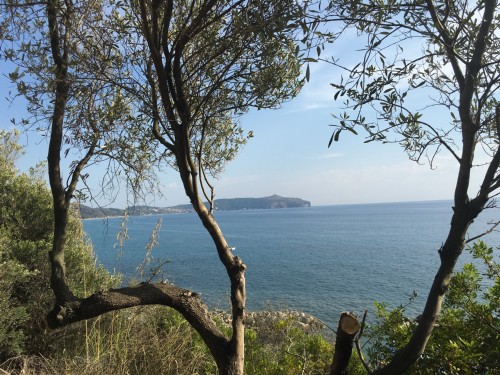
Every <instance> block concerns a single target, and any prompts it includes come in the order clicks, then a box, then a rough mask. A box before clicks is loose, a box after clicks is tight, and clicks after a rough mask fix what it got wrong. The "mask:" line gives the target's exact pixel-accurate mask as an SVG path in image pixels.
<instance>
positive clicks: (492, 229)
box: [465, 221, 500, 244]
mask: <svg viewBox="0 0 500 375" xmlns="http://www.w3.org/2000/svg"><path fill="white" fill-rule="evenodd" d="M491 224H493V223H491ZM499 225H500V221H497V222H496V223H494V224H493V225H492V227H491V228H490V229H488V230H487V231H484V232H483V233H481V234H478V235H477V236H474V237H471V238H469V239H468V240H467V241H465V243H466V244H467V243H469V242H473V241H475V240H477V239H479V238H481V237H483V236H485V235H487V234H489V233H491V232H494V231H495V228H496V227H498V226H499Z"/></svg>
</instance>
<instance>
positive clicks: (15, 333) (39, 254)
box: [0, 132, 118, 358]
mask: <svg viewBox="0 0 500 375" xmlns="http://www.w3.org/2000/svg"><path fill="white" fill-rule="evenodd" d="M0 139H1V141H2V142H1V143H0V145H1V147H0V155H1V156H2V158H1V163H0V264H2V267H1V268H0V327H1V328H0V353H1V356H2V357H4V358H5V357H8V356H10V355H13V354H16V353H19V352H21V351H23V350H24V351H25V352H26V351H27V352H40V351H44V350H46V348H47V345H48V344H49V342H50V340H51V337H50V335H49V334H47V333H46V331H47V329H46V323H45V315H46V313H47V311H49V310H50V308H51V307H52V305H53V303H54V302H53V294H52V291H51V289H50V281H49V280H50V268H49V262H48V251H49V250H50V249H51V246H52V232H53V229H52V228H53V222H52V220H53V216H52V215H53V213H52V198H51V195H50V192H49V190H48V189H47V187H46V185H45V182H44V181H43V180H42V179H41V177H40V173H39V172H40V170H39V169H33V170H31V171H30V173H28V174H19V173H18V172H17V170H16V168H15V166H14V156H13V155H14V154H13V153H12V152H11V151H12V150H16V149H18V147H17V145H16V144H15V141H16V137H15V134H14V133H5V132H2V133H1V134H0ZM16 155H17V154H16ZM66 261H67V268H68V269H69V270H70V271H71V272H70V279H69V280H68V282H69V283H70V285H71V286H72V287H73V288H74V290H75V292H76V293H77V295H80V296H84V295H86V294H87V291H88V290H97V289H100V288H103V287H104V288H106V287H110V286H112V285H116V284H117V282H118V279H117V278H116V277H112V276H110V275H109V273H108V272H107V271H106V270H104V269H103V268H102V266H97V265H96V263H95V257H94V255H93V252H92V246H91V245H90V242H89V241H88V240H87V239H86V237H85V235H84V233H83V230H82V224H81V221H80V219H79V218H78V217H77V215H76V212H75V213H74V214H73V215H72V217H71V219H70V224H69V227H68V249H67V254H66Z"/></svg>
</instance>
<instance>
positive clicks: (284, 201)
mask: <svg viewBox="0 0 500 375" xmlns="http://www.w3.org/2000/svg"><path fill="white" fill-rule="evenodd" d="M205 205H206V206H207V207H208V203H205ZM292 207H311V202H309V201H306V200H303V199H300V198H287V197H281V196H279V195H276V194H275V195H271V196H270V197H263V198H233V199H216V200H215V201H214V210H220V211H233V210H255V209H276V208H292ZM79 208H80V216H81V218H82V219H93V218H102V217H113V216H124V215H125V214H127V215H130V216H140V215H164V214H178V213H185V212H193V207H192V206H191V205H190V204H182V205H178V206H173V207H153V206H132V207H127V208H126V209H120V208H93V207H89V206H86V205H83V204H80V205H79Z"/></svg>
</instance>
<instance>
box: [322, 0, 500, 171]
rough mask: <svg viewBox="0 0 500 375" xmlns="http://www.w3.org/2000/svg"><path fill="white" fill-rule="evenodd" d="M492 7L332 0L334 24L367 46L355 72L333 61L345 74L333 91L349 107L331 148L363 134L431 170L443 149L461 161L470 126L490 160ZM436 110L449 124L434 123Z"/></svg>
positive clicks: (494, 74)
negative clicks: (343, 137) (425, 162)
mask: <svg viewBox="0 0 500 375" xmlns="http://www.w3.org/2000/svg"><path fill="white" fill-rule="evenodd" d="M420 3H421V4H420ZM488 3H490V4H491V2H488V1H482V0H480V1H469V0H463V1H452V2H450V1H443V0H437V1H433V2H432V6H431V5H429V3H426V2H416V3H415V5H410V4H409V3H408V2H407V1H399V0H396V1H374V0H369V1H345V0H332V1H330V6H329V7H328V10H327V11H328V13H329V15H330V17H331V18H334V19H338V20H341V21H343V22H344V24H345V26H346V27H352V28H353V29H356V31H357V32H358V33H359V35H361V36H362V37H363V43H365V44H364V48H363V50H362V53H361V55H360V56H359V59H358V61H359V63H358V64H355V65H354V67H353V66H352V65H349V66H343V65H342V63H341V62H339V61H338V60H334V61H333V64H334V65H337V66H341V67H343V68H345V70H346V72H347V73H346V74H345V75H344V76H343V77H342V78H341V79H340V80H339V81H337V82H335V83H333V84H332V86H333V88H334V89H335V100H342V101H343V104H344V107H345V108H344V110H343V111H342V112H343V113H338V114H336V115H335V116H334V117H335V124H334V127H335V130H334V132H333V134H332V136H331V139H330V144H331V143H332V142H333V141H337V140H339V136H340V134H341V133H343V132H346V131H347V132H352V133H355V134H357V132H356V130H357V131H358V132H359V131H360V130H361V131H364V132H365V134H366V142H371V141H382V142H384V143H385V142H397V143H400V144H401V146H402V147H403V148H404V150H405V151H406V152H407V153H408V155H409V156H410V158H411V159H413V160H416V161H421V159H424V158H427V159H428V162H429V163H431V164H432V162H433V158H434V155H435V153H437V152H439V151H440V150H441V149H442V150H445V151H448V152H450V154H451V155H452V156H453V157H454V158H458V156H459V155H460V152H459V148H460V147H459V145H460V144H459V142H458V139H459V138H460V137H459V136H458V135H459V134H460V133H461V132H462V126H463V125H464V124H467V122H468V121H472V122H473V123H474V127H475V128H476V129H477V132H478V136H477V138H478V142H480V143H481V144H482V145H483V147H484V148H485V149H487V150H488V153H489V154H490V155H491V154H493V153H494V151H495V150H496V146H495V138H496V137H497V136H498V134H497V132H498V130H497V129H496V126H495V107H497V106H498V103H499V96H498V88H499V82H500V81H499V77H500V72H499V70H498V69H497V66H498V63H499V62H500V50H499V49H498V42H499V34H498V27H499V21H500V16H499V13H498V6H497V7H496V10H495V9H494V7H495V6H494V5H493V14H492V23H491V26H490V29H489V32H486V33H484V31H482V30H481V28H480V26H481V24H482V23H483V25H485V24H486V23H487V22H483V17H485V15H486V14H487V13H488V12H487V11H486V9H487V8H488V7H489V6H488ZM490 8H491V6H490ZM490 15H491V14H490ZM333 36H334V35H332V37H333ZM335 36H336V35H335ZM333 39H334V38H333ZM365 40H366V41H365ZM478 57H479V59H480V60H481V63H480V64H479V63H478V62H477V61H475V59H477V58H478ZM348 64H351V62H349V63H348ZM466 82H467V84H465V83H466ZM423 98H425V99H424V100H422V99H423ZM461 101H462V102H461ZM438 108H440V109H442V111H443V112H442V114H443V116H444V115H447V116H448V118H447V120H443V119H442V118H439V119H437V118H436V110H437V109H438ZM459 109H460V110H459ZM464 110H465V111H464ZM466 113H468V114H467V115H466ZM497 126H498V125H497Z"/></svg>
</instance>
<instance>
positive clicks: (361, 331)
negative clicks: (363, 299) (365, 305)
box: [354, 310, 372, 374]
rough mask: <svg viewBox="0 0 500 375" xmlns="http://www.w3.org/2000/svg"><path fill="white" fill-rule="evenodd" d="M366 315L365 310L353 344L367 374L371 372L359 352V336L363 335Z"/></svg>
mask: <svg viewBox="0 0 500 375" xmlns="http://www.w3.org/2000/svg"><path fill="white" fill-rule="evenodd" d="M367 315H368V310H365V313H364V314H363V321H362V322H361V328H360V330H359V333H358V334H357V336H356V339H355V340H354V343H355V344H356V351H357V352H358V356H359V359H360V361H361V363H362V364H363V367H364V368H365V370H366V372H367V373H368V374H371V373H372V370H371V369H370V366H368V363H366V361H365V357H364V356H363V352H362V350H361V345H360V342H359V341H360V339H361V336H362V335H363V330H364V329H365V322H366V316H367Z"/></svg>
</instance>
